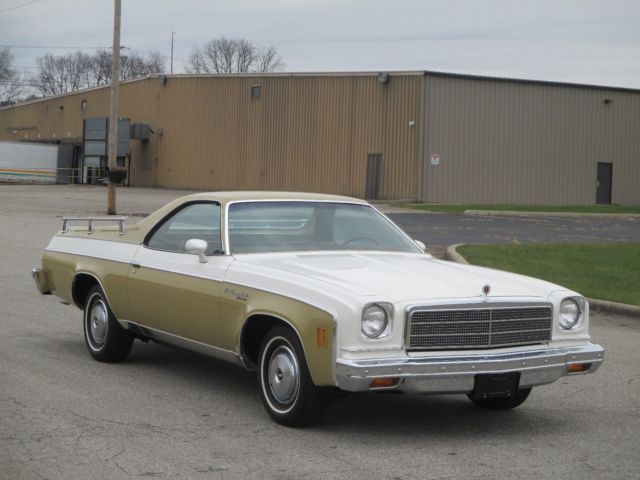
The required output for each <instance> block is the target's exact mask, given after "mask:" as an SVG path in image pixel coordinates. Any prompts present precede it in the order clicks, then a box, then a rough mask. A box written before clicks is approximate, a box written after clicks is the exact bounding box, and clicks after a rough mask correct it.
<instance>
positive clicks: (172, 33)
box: [171, 30, 176, 73]
mask: <svg viewBox="0 0 640 480" xmlns="http://www.w3.org/2000/svg"><path fill="white" fill-rule="evenodd" d="M174 33H176V32H174V31H173V30H172V31H171V73H173V35H174Z"/></svg>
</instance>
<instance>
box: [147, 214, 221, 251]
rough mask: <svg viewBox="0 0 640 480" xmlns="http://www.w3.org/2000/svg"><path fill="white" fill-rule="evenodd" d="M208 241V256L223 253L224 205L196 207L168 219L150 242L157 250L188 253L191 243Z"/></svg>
mask: <svg viewBox="0 0 640 480" xmlns="http://www.w3.org/2000/svg"><path fill="white" fill-rule="evenodd" d="M192 238H197V239H200V240H206V242H207V251H206V252H205V253H206V254H207V255H214V254H216V253H220V252H221V250H222V240H221V235H220V205H219V204H217V203H193V204H191V205H188V206H187V207H185V208H183V209H182V210H179V211H178V212H176V213H175V214H173V215H172V216H171V217H169V218H168V219H166V220H165V221H164V223H163V224H162V225H161V226H160V228H158V229H157V230H156V231H155V232H154V233H153V235H151V237H150V238H149V240H148V241H147V246H148V247H149V248H153V249H156V250H165V251H168V252H176V253H186V252H187V251H186V249H185V244H186V243H187V240H190V239H192Z"/></svg>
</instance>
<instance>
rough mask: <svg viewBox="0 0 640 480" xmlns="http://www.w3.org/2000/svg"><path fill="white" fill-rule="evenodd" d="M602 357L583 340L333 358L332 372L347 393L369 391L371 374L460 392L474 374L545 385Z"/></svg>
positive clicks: (418, 387)
mask: <svg viewBox="0 0 640 480" xmlns="http://www.w3.org/2000/svg"><path fill="white" fill-rule="evenodd" d="M603 358H604V349H603V348H602V347H601V346H600V345H597V344H592V343H588V344H585V345H578V346H573V347H556V348H549V349H539V350H527V351H521V352H500V353H475V354H469V355H464V354H459V353H458V354H457V355H451V356H442V357H440V356H432V357H407V356H404V357H393V358H380V359H373V360H352V359H345V358H338V360H337V361H336V372H337V384H338V386H339V387H340V388H342V389H344V390H349V391H362V390H369V385H370V383H371V380H372V379H373V378H378V377H399V378H401V379H402V380H403V381H401V382H398V386H397V387H396V389H398V390H406V391H417V392H431V393H436V392H441V393H456V392H458V393H464V392H467V391H470V388H468V387H469V385H471V388H473V387H472V386H473V380H474V378H475V376H476V375H477V374H482V373H498V372H520V373H521V374H522V375H521V383H520V384H521V386H523V387H529V386H535V385H542V384H545V383H551V382H554V381H556V380H557V379H558V378H560V377H562V376H564V375H568V372H567V368H568V367H569V366H570V365H573V364H578V363H591V368H590V369H589V370H588V371H587V372H586V373H592V372H595V371H596V370H597V369H598V368H599V366H600V364H601V363H602V361H603ZM571 375H574V374H571ZM430 382H431V383H432V384H433V385H430V384H429V383H430Z"/></svg>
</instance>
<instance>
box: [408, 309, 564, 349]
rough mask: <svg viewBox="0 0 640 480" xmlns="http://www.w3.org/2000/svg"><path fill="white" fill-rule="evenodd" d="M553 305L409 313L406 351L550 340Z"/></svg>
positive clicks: (520, 343) (414, 311)
mask: <svg viewBox="0 0 640 480" xmlns="http://www.w3.org/2000/svg"><path fill="white" fill-rule="evenodd" d="M552 318H553V312H552V309H551V306H550V305H542V306H514V305H509V306H505V305H481V306H476V305H473V306H466V307H460V306H456V307H450V308H449V307H417V308H413V309H411V310H410V311H409V314H408V319H409V327H408V335H407V336H408V338H407V350H413V351H416V350H444V349H458V348H494V347H507V346H513V345H528V344H535V343H542V342H546V341H548V340H550V339H551V323H552Z"/></svg>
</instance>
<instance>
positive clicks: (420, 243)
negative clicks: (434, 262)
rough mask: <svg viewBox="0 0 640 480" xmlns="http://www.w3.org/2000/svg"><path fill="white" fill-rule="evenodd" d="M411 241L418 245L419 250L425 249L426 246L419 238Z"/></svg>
mask: <svg viewBox="0 0 640 480" xmlns="http://www.w3.org/2000/svg"><path fill="white" fill-rule="evenodd" d="M413 243H415V244H416V245H417V246H418V247H420V250H422V251H423V252H424V251H425V250H426V249H427V246H426V245H425V244H424V243H422V242H421V241H420V240H414V241H413Z"/></svg>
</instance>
